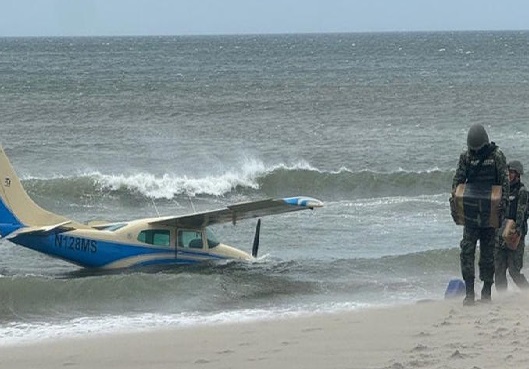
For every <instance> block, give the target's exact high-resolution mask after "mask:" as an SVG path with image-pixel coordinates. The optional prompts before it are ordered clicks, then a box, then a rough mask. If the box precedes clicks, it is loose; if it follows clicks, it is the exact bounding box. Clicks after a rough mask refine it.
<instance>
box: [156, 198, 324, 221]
mask: <svg viewBox="0 0 529 369" xmlns="http://www.w3.org/2000/svg"><path fill="white" fill-rule="evenodd" d="M322 206H323V202H321V201H320V200H317V199H314V198H312V197H303V196H296V197H287V198H282V199H267V200H259V201H250V202H244V203H240V204H235V205H229V206H227V207H226V209H220V210H213V211H206V212H202V213H195V214H190V215H182V216H172V217H166V218H160V219H158V220H155V221H153V222H150V223H149V224H151V225H164V226H177V227H189V228H194V227H206V226H209V225H211V224H219V223H228V222H232V223H233V224H235V223H237V221H239V220H243V219H251V218H257V217H262V216H266V215H275V214H281V213H288V212H292V211H298V210H307V209H314V208H319V207H322Z"/></svg>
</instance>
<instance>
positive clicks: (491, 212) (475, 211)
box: [450, 183, 502, 228]
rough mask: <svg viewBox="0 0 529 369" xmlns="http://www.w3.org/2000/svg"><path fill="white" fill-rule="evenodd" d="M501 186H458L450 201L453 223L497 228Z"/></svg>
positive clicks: (479, 184)
mask: <svg viewBox="0 0 529 369" xmlns="http://www.w3.org/2000/svg"><path fill="white" fill-rule="evenodd" d="M501 194H502V189H501V186H496V185H490V184H482V183H461V184H459V185H458V186H457V187H456V189H455V191H454V193H453V194H452V198H451V201H450V212H451V214H452V218H453V219H454V222H455V223H456V224H459V225H465V226H469V227H473V228H499V227H500V225H501V224H500V213H501V209H500V206H501Z"/></svg>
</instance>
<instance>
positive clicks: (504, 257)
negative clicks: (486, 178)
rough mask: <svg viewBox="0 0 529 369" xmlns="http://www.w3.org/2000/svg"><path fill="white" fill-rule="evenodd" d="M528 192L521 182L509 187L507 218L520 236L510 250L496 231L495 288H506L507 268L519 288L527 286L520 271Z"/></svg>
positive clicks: (525, 230) (525, 228)
mask: <svg viewBox="0 0 529 369" xmlns="http://www.w3.org/2000/svg"><path fill="white" fill-rule="evenodd" d="M528 197H529V194H528V192H527V189H526V188H525V186H524V185H523V183H521V182H517V183H515V184H513V185H512V186H511V188H510V198H509V200H510V202H509V214H508V215H507V218H509V219H513V220H514V221H515V222H516V232H518V233H519V234H520V235H521V237H520V242H519V243H518V246H517V247H516V250H510V249H508V248H507V247H506V246H505V242H504V241H503V238H502V237H501V234H500V232H498V239H497V242H496V247H495V249H494V264H495V269H496V270H495V283H496V289H497V290H499V291H501V290H506V289H507V276H506V272H507V269H509V275H510V276H511V278H512V280H513V281H514V283H516V285H517V286H518V287H520V288H528V287H529V283H528V282H527V279H526V278H525V276H524V275H523V274H522V273H521V272H520V271H521V270H522V267H523V255H524V248H525V235H526V234H527V214H528V213H527V207H528Z"/></svg>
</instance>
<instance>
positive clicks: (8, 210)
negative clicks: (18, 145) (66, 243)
mask: <svg viewBox="0 0 529 369" xmlns="http://www.w3.org/2000/svg"><path fill="white" fill-rule="evenodd" d="M65 221H68V219H67V218H65V217H63V216H60V215H57V214H53V213H51V212H49V211H47V210H44V209H42V208H41V207H40V206H38V205H37V204H35V202H33V200H31V198H30V197H29V196H28V194H27V193H26V191H25V190H24V187H22V184H21V183H20V179H19V178H18V176H17V175H16V173H15V171H14V170H13V167H12V166H11V163H10V162H9V159H8V158H7V156H6V154H5V152H4V150H3V148H2V147H1V146H0V236H2V237H4V236H6V235H8V234H9V233H11V232H13V231H16V230H17V229H19V228H22V227H30V226H46V225H52V224H57V223H62V222H65Z"/></svg>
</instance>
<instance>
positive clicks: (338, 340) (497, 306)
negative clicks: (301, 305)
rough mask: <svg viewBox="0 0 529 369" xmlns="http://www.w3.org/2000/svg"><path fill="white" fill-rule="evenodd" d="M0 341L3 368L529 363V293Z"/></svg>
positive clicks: (473, 367) (484, 368) (479, 366)
mask: <svg viewBox="0 0 529 369" xmlns="http://www.w3.org/2000/svg"><path fill="white" fill-rule="evenodd" d="M493 299H494V301H493V302H492V303H490V304H482V303H477V304H476V306H472V307H463V306H462V304H461V299H457V300H442V301H430V302H422V303H416V304H411V305H406V306H397V307H391V308H377V309H369V310H361V311H352V312H342V313H335V314H325V315H314V316H306V317H297V318H288V319H287V318H285V319H278V320H274V321H258V322H246V323H238V324H220V325H215V326H200V327H193V328H169V329H163V330H157V331H150V332H138V333H128V334H117V335H104V336H103V335H102V336H86V337H82V338H70V339H61V340H53V341H46V342H39V343H32V344H25V345H19V346H1V345H0V367H1V368H11V369H17V368H20V369H22V368H24V369H27V368H41V369H45V368H54V369H56V368H83V369H84V368H127V369H134V368H138V369H139V368H201V369H202V368H204V369H207V368H215V369H220V368H241V369H242V368H244V369H248V368H300V369H301V368H303V369H307V368H315V369H316V368H318V369H321V368H348V369H351V368H358V369H367V368H377V369H382V368H384V369H404V368H439V369H441V368H443V369H447V368H450V369H457V368H465V369H489V368H490V369H497V368H502V367H512V368H524V367H528V365H529V364H528V363H529V296H528V295H526V294H522V293H510V294H507V295H505V296H495V295H493Z"/></svg>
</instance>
